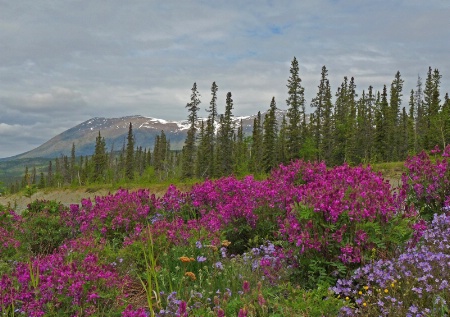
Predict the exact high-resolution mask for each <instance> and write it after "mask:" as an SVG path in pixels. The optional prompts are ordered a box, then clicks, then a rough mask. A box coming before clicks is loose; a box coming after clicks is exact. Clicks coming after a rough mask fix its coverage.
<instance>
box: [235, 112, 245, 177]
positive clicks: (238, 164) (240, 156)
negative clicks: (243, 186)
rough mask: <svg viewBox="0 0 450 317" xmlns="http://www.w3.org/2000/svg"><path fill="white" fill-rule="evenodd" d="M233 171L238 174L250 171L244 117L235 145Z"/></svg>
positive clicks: (241, 174)
mask: <svg viewBox="0 0 450 317" xmlns="http://www.w3.org/2000/svg"><path fill="white" fill-rule="evenodd" d="M233 155H234V157H233V164H234V165H233V172H234V174H236V175H238V176H243V175H245V174H247V173H248V155H247V143H246V142H245V139H244V126H243V123H242V119H241V121H240V124H239V127H238V130H237V135H236V140H235V142H234V146H233Z"/></svg>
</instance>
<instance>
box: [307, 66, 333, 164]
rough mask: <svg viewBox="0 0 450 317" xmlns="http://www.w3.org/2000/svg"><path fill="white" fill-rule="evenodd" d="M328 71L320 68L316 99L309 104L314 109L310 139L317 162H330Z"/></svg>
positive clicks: (331, 110)
mask: <svg viewBox="0 0 450 317" xmlns="http://www.w3.org/2000/svg"><path fill="white" fill-rule="evenodd" d="M327 77H328V70H327V68H326V67H325V66H323V67H322V72H321V78H320V82H319V86H318V88H319V90H318V92H317V95H316V97H315V98H314V99H313V100H312V102H311V107H313V108H315V110H314V116H313V119H314V120H311V127H312V129H311V130H312V131H311V132H312V137H313V139H314V145H315V147H316V149H317V150H318V151H317V154H318V155H317V159H318V160H322V159H325V160H330V159H331V151H332V136H333V131H332V121H331V120H332V114H333V103H332V101H331V89H330V82H329V81H328V78H327Z"/></svg>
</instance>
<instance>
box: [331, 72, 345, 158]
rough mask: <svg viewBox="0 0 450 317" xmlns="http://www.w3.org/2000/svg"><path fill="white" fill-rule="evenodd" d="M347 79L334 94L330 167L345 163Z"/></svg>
mask: <svg viewBox="0 0 450 317" xmlns="http://www.w3.org/2000/svg"><path fill="white" fill-rule="evenodd" d="M347 97H348V79H347V77H344V81H343V82H342V83H341V86H340V87H339V88H338V89H337V92H336V102H335V106H334V120H333V123H334V128H333V130H334V140H333V144H334V150H333V159H332V165H341V164H342V163H344V161H345V153H346V151H345V146H346V142H347V134H348V133H347V119H348V116H349V109H348V102H347Z"/></svg>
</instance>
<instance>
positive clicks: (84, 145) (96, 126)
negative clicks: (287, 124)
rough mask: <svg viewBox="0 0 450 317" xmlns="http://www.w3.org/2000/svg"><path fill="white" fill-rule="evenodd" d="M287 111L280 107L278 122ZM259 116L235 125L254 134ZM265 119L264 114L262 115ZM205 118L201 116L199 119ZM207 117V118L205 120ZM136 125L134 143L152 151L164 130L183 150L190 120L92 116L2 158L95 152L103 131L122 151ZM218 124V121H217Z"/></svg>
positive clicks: (109, 143) (112, 145)
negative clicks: (35, 145) (17, 153)
mask: <svg viewBox="0 0 450 317" xmlns="http://www.w3.org/2000/svg"><path fill="white" fill-rule="evenodd" d="M285 113H286V111H283V110H278V111H277V117H278V119H279V120H278V122H281V118H282V116H283V114H285ZM255 117H256V115H252V116H246V117H234V121H235V123H236V125H237V124H238V123H239V121H240V120H242V123H243V125H244V133H245V134H246V135H251V133H252V129H253V120H254V118H255ZM262 117H263V118H264V114H263V115H262ZM199 120H202V119H199ZM203 120H204V119H203ZM130 122H131V124H132V126H133V133H134V136H135V145H136V146H137V147H139V146H142V148H147V149H151V150H153V146H154V142H155V137H156V136H157V135H160V134H161V131H162V130H163V131H164V133H165V134H166V137H167V138H168V139H169V140H170V145H171V149H172V150H181V149H182V147H183V145H184V140H185V139H186V133H187V130H188V128H189V124H188V122H187V121H166V120H163V119H157V118H151V117H143V116H140V115H135V116H127V117H121V118H98V117H97V118H92V119H90V120H87V121H85V122H83V123H81V124H79V125H77V126H75V127H73V128H70V129H69V130H66V131H64V132H62V133H61V134H58V135H57V136H55V137H53V138H52V139H50V140H48V141H47V142H45V143H44V144H42V145H40V146H39V147H37V148H35V149H33V150H31V151H28V152H25V153H22V154H19V155H16V156H13V157H8V158H3V159H0V161H15V160H23V159H31V158H55V157H59V156H61V155H67V156H70V154H71V150H72V144H75V151H76V155H77V156H80V155H92V154H93V153H94V149H95V139H96V137H97V136H98V133H99V131H100V134H101V136H102V137H103V138H105V142H106V146H107V149H108V151H110V150H111V149H113V150H121V149H122V147H123V146H124V144H126V139H127V134H128V128H129V124H130ZM217 125H218V124H217Z"/></svg>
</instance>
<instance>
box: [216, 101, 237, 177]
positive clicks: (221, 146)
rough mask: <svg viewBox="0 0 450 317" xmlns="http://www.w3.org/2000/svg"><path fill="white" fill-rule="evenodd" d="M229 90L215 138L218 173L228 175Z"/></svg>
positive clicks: (231, 132)
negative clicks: (217, 154)
mask: <svg viewBox="0 0 450 317" xmlns="http://www.w3.org/2000/svg"><path fill="white" fill-rule="evenodd" d="M231 97H232V95H231V92H228V93H227V97H226V102H225V113H224V115H223V118H222V122H221V127H220V130H219V135H218V139H217V147H218V153H220V155H219V156H218V157H217V159H218V160H219V161H218V163H219V168H220V175H221V176H223V175H230V174H231V173H232V172H233V136H234V124H233V114H232V110H233V99H232V98H231Z"/></svg>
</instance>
